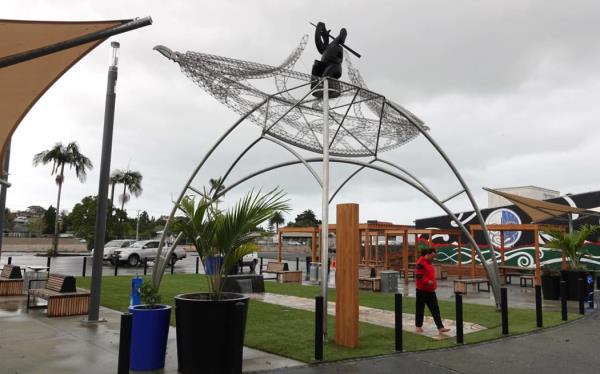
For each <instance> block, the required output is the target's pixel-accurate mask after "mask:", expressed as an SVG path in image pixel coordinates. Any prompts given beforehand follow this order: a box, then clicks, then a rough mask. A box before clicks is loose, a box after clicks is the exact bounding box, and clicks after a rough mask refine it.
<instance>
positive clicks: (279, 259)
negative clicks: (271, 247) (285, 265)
mask: <svg viewBox="0 0 600 374" xmlns="http://www.w3.org/2000/svg"><path fill="white" fill-rule="evenodd" d="M277 239H278V243H277V262H281V245H282V243H281V241H282V239H283V236H282V235H281V230H279V231H278V232H277Z"/></svg>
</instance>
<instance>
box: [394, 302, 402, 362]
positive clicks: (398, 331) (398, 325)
mask: <svg viewBox="0 0 600 374" xmlns="http://www.w3.org/2000/svg"><path fill="white" fill-rule="evenodd" d="M394 312H395V313H394V317H395V321H394V332H395V340H396V352H402V294H401V293H396V294H395V295H394Z"/></svg>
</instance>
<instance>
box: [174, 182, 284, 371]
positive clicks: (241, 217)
mask: <svg viewBox="0 0 600 374" xmlns="http://www.w3.org/2000/svg"><path fill="white" fill-rule="evenodd" d="M179 210H180V212H181V213H183V214H184V216H185V219H183V220H179V221H177V223H176V225H175V229H176V230H178V231H180V232H182V233H183V234H184V236H186V237H187V238H188V240H189V241H190V242H191V243H192V244H193V245H194V247H195V248H196V251H197V252H198V256H200V259H201V260H202V263H203V264H204V265H205V267H206V265H207V264H208V263H211V264H212V265H211V266H212V269H211V270H212V272H211V275H209V276H208V277H207V278H208V289H209V291H208V292H205V293H188V294H181V295H177V296H176V297H175V317H176V327H177V356H178V357H177V358H178V363H179V371H180V372H182V373H184V374H185V373H241V371H242V350H243V345H244V334H245V328H246V316H247V311H248V297H246V296H244V295H242V294H235V293H227V292H222V286H223V282H222V279H223V276H225V275H227V274H229V272H230V271H231V269H232V268H233V267H234V266H236V265H237V263H238V261H239V260H240V259H241V258H242V257H243V256H244V255H246V254H248V253H251V252H253V251H255V245H254V243H253V239H254V238H255V237H256V235H257V230H256V228H257V226H259V225H260V224H262V223H263V222H265V221H267V220H268V219H269V218H270V217H272V216H273V213H274V212H276V211H282V210H283V211H285V210H288V205H287V200H284V195H283V193H282V192H281V191H279V190H273V191H271V192H269V193H266V194H263V195H261V194H260V192H258V193H254V192H250V193H248V194H247V195H246V196H245V197H244V198H242V199H241V200H240V201H238V202H237V203H236V204H235V206H234V207H233V208H231V209H229V210H227V211H224V212H222V211H220V210H218V209H217V208H216V205H215V201H214V200H210V199H208V198H206V197H201V198H200V199H199V201H195V200H194V199H192V198H189V197H184V199H183V200H182V201H181V203H180V204H179ZM211 258H212V259H215V258H217V259H220V260H217V261H214V260H212V261H211V260H209V259H211Z"/></svg>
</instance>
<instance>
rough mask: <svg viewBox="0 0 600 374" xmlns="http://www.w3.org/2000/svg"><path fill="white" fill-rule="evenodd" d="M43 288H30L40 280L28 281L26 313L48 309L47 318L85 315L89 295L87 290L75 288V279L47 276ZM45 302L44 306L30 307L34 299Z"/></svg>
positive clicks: (65, 276) (62, 276) (67, 276)
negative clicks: (32, 310)
mask: <svg viewBox="0 0 600 374" xmlns="http://www.w3.org/2000/svg"><path fill="white" fill-rule="evenodd" d="M44 281H45V282H46V287H45V288H31V284H32V283H34V282H42V280H36V279H32V280H30V281H29V291H28V292H27V312H29V309H48V317H65V316H76V315H81V314H87V312H88V303H89V301H90V293H89V291H88V290H85V289H82V288H76V287H75V278H74V277H73V276H70V275H62V274H52V273H51V274H49V275H48V279H47V280H44ZM37 297H39V298H40V299H44V300H47V301H48V303H47V304H45V305H35V304H34V305H31V301H34V302H35V299H36V298H37Z"/></svg>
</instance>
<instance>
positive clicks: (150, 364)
mask: <svg viewBox="0 0 600 374" xmlns="http://www.w3.org/2000/svg"><path fill="white" fill-rule="evenodd" d="M140 293H141V297H142V303H143V304H142V305H132V306H130V307H129V313H131V314H132V315H133V316H132V326H131V351H130V354H131V360H130V364H129V368H130V369H131V370H140V371H141V370H156V369H161V368H164V367H165V355H166V353H167V338H168V336H169V321H170V320H171V306H170V305H164V304H160V295H159V294H158V288H156V287H154V286H153V285H152V283H151V282H144V284H143V285H142V287H141V288H140Z"/></svg>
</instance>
